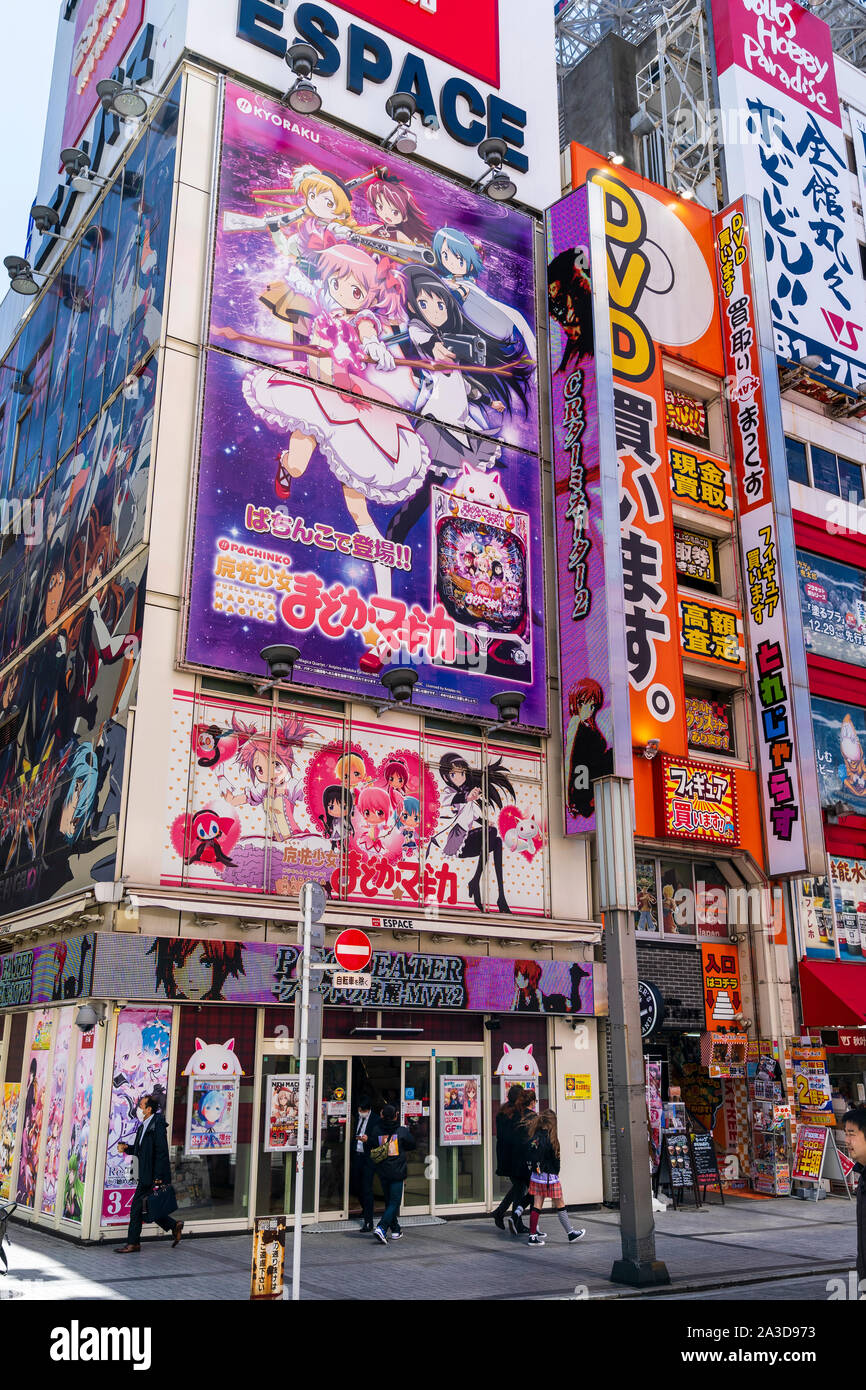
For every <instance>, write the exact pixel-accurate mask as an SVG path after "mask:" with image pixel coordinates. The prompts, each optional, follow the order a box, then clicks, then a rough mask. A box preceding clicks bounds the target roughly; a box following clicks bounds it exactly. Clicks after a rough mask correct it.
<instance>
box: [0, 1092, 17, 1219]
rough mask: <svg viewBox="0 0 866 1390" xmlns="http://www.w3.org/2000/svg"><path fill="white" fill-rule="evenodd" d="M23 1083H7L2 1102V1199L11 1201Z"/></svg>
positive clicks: (0, 1148) (0, 1155)
mask: <svg viewBox="0 0 866 1390" xmlns="http://www.w3.org/2000/svg"><path fill="white" fill-rule="evenodd" d="M20 1096H21V1083H20V1082H17V1081H16V1082H15V1083H14V1084H13V1083H11V1082H8V1081H7V1082H6V1083H5V1085H4V1087H3V1098H2V1101H0V1198H2V1199H3V1201H8V1200H9V1195H10V1192H11V1188H12V1164H13V1163H14V1161H15V1136H16V1134H17V1133H18V1101H19V1099H20Z"/></svg>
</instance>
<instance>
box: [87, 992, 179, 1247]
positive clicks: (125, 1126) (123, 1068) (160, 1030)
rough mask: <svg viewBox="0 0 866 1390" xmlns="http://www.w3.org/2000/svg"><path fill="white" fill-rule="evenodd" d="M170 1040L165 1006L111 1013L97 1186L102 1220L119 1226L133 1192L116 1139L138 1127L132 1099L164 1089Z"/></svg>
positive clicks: (126, 1139)
mask: <svg viewBox="0 0 866 1390" xmlns="http://www.w3.org/2000/svg"><path fill="white" fill-rule="evenodd" d="M170 1042H171V1009H153V1008H151V1009H136V1008H127V1009H123V1010H122V1012H121V1013H120V1014H119V1015H118V1019H117V1036H116V1038H115V1043H114V1066H113V1068H112V1072H111V1076H112V1082H111V1105H110V1110H109V1117H108V1147H107V1151H106V1157H105V1181H104V1184H103V1191H102V1224H103V1226H123V1225H126V1223H127V1222H128V1220H129V1209H130V1207H131V1206H132V1198H133V1194H134V1192H135V1179H134V1177H133V1175H132V1161H131V1159H129V1158H127V1157H126V1155H125V1154H122V1153H121V1152H120V1150H119V1148H118V1145H120V1144H132V1143H133V1141H134V1139H135V1135H136V1131H137V1130H138V1127H139V1120H138V1116H137V1109H138V1102H139V1100H140V1099H141V1097H142V1096H143V1095H152V1094H154V1093H156V1094H157V1095H162V1096H163V1097H164V1096H165V1094H166V1088H167V1086H168V1054H169V1044H170Z"/></svg>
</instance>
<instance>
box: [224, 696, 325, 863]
mask: <svg viewBox="0 0 866 1390" xmlns="http://www.w3.org/2000/svg"><path fill="white" fill-rule="evenodd" d="M232 729H233V731H234V732H235V733H236V734H237V737H238V744H239V747H238V751H237V753H236V754H235V758H234V763H235V766H236V767H238V768H239V769H240V770H241V771H243V772H245V773H246V774H247V776H248V777H249V779H250V785H249V786H248V787H245V788H244V789H243V790H242V791H235V790H234V789H233V788H232V787H231V786H230V785H229V783H228V781H227V780H226V779H225V778H224V777H222V776H221V777H220V791H221V793H222V795H223V797H224V799H225V800H226V801H227V802H228V803H229V805H230V806H262V805H263V806H264V808H265V814H266V816H267V823H268V833H269V834H270V835H271V836H272V837H273V838H274V839H275V840H288V839H291V837H292V836H293V835H298V834H300V833H301V832H300V829H299V827H298V823H297V821H296V820H295V807H296V806H297V804H298V802H299V801H300V800H301V799H302V797H303V787H302V785H301V781H300V779H299V778H295V779H294V780H292V774H293V772H294V768H295V751H296V749H297V748H298V746H299V745H300V744H302V743H303V741H304V739H305V738H307V737H308V736H309V735H310V734H311V732H312V730H311V729H308V728H306V727H305V725H304V721H303V719H301V717H300V715H296V714H290V715H288V716H287V717H286V718H285V719H283V720H281V721H280V724H279V726H278V728H277V732H276V737H275V738H274V740H273V742H272V741H271V735H270V734H269V733H268V732H267V731H266V730H265V731H260V730H258V729H257V728H256V726H255V725H254V724H244V722H243V721H242V720H240V719H238V717H237V715H236V714H232Z"/></svg>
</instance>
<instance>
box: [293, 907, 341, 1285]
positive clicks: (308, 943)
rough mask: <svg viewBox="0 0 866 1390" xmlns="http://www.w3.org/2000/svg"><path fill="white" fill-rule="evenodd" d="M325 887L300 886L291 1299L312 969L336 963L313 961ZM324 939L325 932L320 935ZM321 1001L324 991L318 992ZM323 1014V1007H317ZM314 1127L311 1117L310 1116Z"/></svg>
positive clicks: (296, 1268) (296, 1266) (297, 1281)
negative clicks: (296, 1141) (300, 917)
mask: <svg viewBox="0 0 866 1390" xmlns="http://www.w3.org/2000/svg"><path fill="white" fill-rule="evenodd" d="M325 903H326V898H325V890H324V889H323V888H322V885H321V884H320V883H305V884H304V886H303V888H302V889H301V908H302V911H303V914H304V916H303V921H302V922H301V923H300V924H299V925H300V927H301V940H300V946H301V1005H300V1009H299V1010H297V1011H296V1014H295V1018H296V1025H297V1026H296V1028H295V1037H296V1038H297V1039H298V1148H297V1154H296V1158H295V1229H294V1232H293V1239H292V1301H293V1302H295V1303H297V1302H298V1300H299V1299H300V1297H301V1236H302V1229H301V1228H302V1215H303V1209H304V1154H305V1144H304V1140H305V1138H306V1126H307V1060H308V1052H309V1050H310V972H311V971H312V970H313V969H318V970H324V969H333V968H334V967H333V966H323V965H320V964H316V965H314V964H313V962H312V961H311V959H310V956H311V953H312V936H313V923H314V922H318V921H319V919H320V917H321V916H322V913H323V912H324V911H325ZM321 940H324V936H323V935H322V936H321ZM318 1000H319V1004H320V1005H321V995H319V996H318ZM318 1017H319V1018H321V1009H319V1011H318ZM314 1051H315V1055H316V1057H318V1056H319V1053H320V1051H321V1028H319V1029H318V1030H317V1038H316V1047H315V1048H314ZM310 1128H311V1130H312V1117H311V1118H310Z"/></svg>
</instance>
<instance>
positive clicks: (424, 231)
mask: <svg viewBox="0 0 866 1390" xmlns="http://www.w3.org/2000/svg"><path fill="white" fill-rule="evenodd" d="M367 200H368V202H369V204H370V206H371V208H372V209H373V213H374V215H375V217H376V222H375V223H374V225H373V226H372V227H365V228H364V231H365V232H367V233H368V234H369V235H370V236H380V237H387V238H388V240H389V241H400V242H402V243H403V244H404V245H409V246H429V245H430V239H431V237H432V236H433V228H432V227H431V225H430V223H429V222H428V221H427V218H426V217H425V215H424V213H423V211H422V210H421V208H420V207H419V206H418V204H417V202H416V201H415V195H414V194H413V193H412V192H411V190H410V189H408V188H407V187H406V185H405V184H404V183H403V182H402V180H401V179H400V178H399V177H398V176H397V175H396V174H390V173H388V171H387V169H384V168H383V169H379V170H378V171H377V176H376V178H374V179H373V180H372V182H371V183H370V185H369V187H368V189H367Z"/></svg>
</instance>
